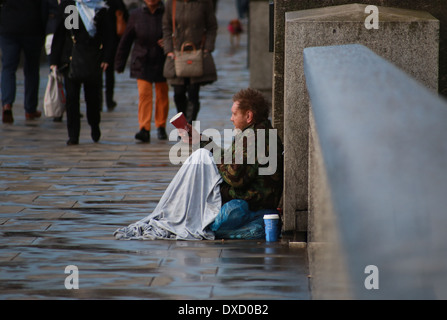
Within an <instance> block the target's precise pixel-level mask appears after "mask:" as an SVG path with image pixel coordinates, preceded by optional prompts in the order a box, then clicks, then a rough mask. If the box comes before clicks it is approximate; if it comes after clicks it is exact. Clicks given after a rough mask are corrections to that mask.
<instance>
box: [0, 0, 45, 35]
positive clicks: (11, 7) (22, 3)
mask: <svg viewBox="0 0 447 320" xmlns="http://www.w3.org/2000/svg"><path fill="white" fill-rule="evenodd" d="M0 3H1V7H0V34H1V35H10V36H14V35H22V36H23V35H27V36H39V35H40V36H42V39H43V36H44V32H45V24H46V21H45V20H46V16H45V15H44V10H43V8H42V0H2V1H0Z"/></svg>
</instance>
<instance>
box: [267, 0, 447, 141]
mask: <svg viewBox="0 0 447 320" xmlns="http://www.w3.org/2000/svg"><path fill="white" fill-rule="evenodd" d="M350 3H363V4H372V5H377V6H386V7H396V8H405V9H413V10H423V11H427V12H429V13H430V14H431V15H433V16H434V17H435V18H436V19H438V20H439V21H440V22H441V28H440V60H439V86H438V87H439V92H440V93H441V94H443V95H444V96H447V1H445V0H362V1H358V0H357V1H353V0H274V4H275V9H274V11H275V13H274V15H275V18H274V19H275V21H274V24H275V27H274V28H275V39H274V58H273V84H272V87H273V88H272V95H273V97H272V104H273V107H272V117H273V125H274V127H275V128H276V129H278V134H279V135H280V137H283V133H284V130H283V128H284V26H285V12H288V11H296V10H305V9H313V8H322V7H328V6H334V5H342V4H350Z"/></svg>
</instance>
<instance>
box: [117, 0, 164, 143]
mask: <svg viewBox="0 0 447 320" xmlns="http://www.w3.org/2000/svg"><path fill="white" fill-rule="evenodd" d="M144 3H145V5H143V6H142V7H141V8H139V9H136V10H134V11H132V13H131V15H130V18H129V22H128V24H127V27H126V30H125V32H124V35H123V37H122V38H121V41H120V43H119V46H118V50H117V53H116V56H115V66H116V67H115V68H116V71H117V72H120V73H121V72H123V71H124V68H125V66H126V61H127V58H128V56H129V53H130V50H131V47H132V45H133V44H134V46H133V50H132V57H131V65H130V76H131V77H132V78H136V79H137V85H138V94H139V102H138V122H139V126H140V131H139V132H138V133H137V134H136V135H135V138H136V139H138V140H141V141H142V142H150V130H151V121H152V105H153V84H154V86H155V126H156V127H157V133H158V138H159V139H162V140H165V139H167V134H166V120H167V117H168V111H169V95H168V93H169V89H168V84H167V82H166V79H165V78H164V77H163V65H164V62H165V54H164V52H163V31H162V18H163V12H164V5H163V2H162V1H161V0H144Z"/></svg>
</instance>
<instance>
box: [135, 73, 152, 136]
mask: <svg viewBox="0 0 447 320" xmlns="http://www.w3.org/2000/svg"><path fill="white" fill-rule="evenodd" d="M137 85H138V96H139V101H138V123H139V125H140V129H145V130H147V131H151V121H152V104H153V92H152V83H151V82H148V81H146V80H141V79H138V80H137Z"/></svg>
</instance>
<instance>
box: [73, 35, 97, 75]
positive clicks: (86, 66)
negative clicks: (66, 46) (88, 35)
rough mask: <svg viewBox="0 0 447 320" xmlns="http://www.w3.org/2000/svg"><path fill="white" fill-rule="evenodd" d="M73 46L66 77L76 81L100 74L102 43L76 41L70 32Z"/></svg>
mask: <svg viewBox="0 0 447 320" xmlns="http://www.w3.org/2000/svg"><path fill="white" fill-rule="evenodd" d="M71 39H72V41H73V47H72V50H71V56H70V67H69V69H68V77H69V78H70V79H73V80H77V81H81V82H83V81H87V80H89V79H92V78H96V77H97V76H98V75H100V74H101V60H102V44H99V45H98V44H96V43H95V44H92V43H89V42H79V41H76V38H75V36H74V34H73V33H72V36H71Z"/></svg>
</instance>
